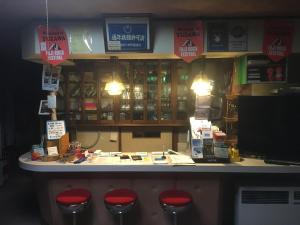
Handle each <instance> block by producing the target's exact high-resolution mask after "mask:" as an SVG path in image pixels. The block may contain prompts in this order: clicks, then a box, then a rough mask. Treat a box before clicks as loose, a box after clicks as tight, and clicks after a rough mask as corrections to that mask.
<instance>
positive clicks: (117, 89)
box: [104, 80, 125, 95]
mask: <svg viewBox="0 0 300 225" xmlns="http://www.w3.org/2000/svg"><path fill="white" fill-rule="evenodd" d="M104 90H105V91H107V92H108V94H109V95H120V94H122V92H123V91H124V90H125V87H124V85H123V84H122V83H120V82H118V81H116V80H113V81H111V82H108V83H106V85H105V88H104Z"/></svg>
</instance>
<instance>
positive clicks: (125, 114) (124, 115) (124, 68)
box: [119, 62, 131, 121]
mask: <svg viewBox="0 0 300 225" xmlns="http://www.w3.org/2000/svg"><path fill="white" fill-rule="evenodd" d="M129 70H130V64H129V62H121V63H120V69H119V73H120V80H121V82H122V83H123V84H124V87H125V90H124V91H123V93H122V94H121V95H120V110H119V111H120V115H119V119H120V121H124V120H130V119H131V86H130V83H131V82H130V73H129Z"/></svg>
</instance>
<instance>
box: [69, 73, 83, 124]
mask: <svg viewBox="0 0 300 225" xmlns="http://www.w3.org/2000/svg"><path fill="white" fill-rule="evenodd" d="M68 76H69V84H68V92H69V93H68V95H69V109H70V119H71V120H81V102H80V92H81V87H80V80H81V79H80V75H79V74H78V73H75V72H70V73H69V74H68Z"/></svg>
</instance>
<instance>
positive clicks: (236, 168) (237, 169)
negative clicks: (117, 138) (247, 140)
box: [19, 153, 300, 173]
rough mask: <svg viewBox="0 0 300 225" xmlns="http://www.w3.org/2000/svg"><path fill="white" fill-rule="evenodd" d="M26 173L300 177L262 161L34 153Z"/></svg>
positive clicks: (25, 159) (297, 169)
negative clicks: (72, 159)
mask: <svg viewBox="0 0 300 225" xmlns="http://www.w3.org/2000/svg"><path fill="white" fill-rule="evenodd" d="M19 165H20V167H21V168H22V169H24V170H28V171H33V172H188V173H191V172H195V173H202V172H203V173H300V166H294V165H290V166H287V165H275V164H266V163H265V162H264V161H263V160H261V159H252V158H243V160H242V161H241V162H235V163H195V164H185V163H183V164H172V163H168V164H154V163H152V162H151V161H150V162H146V163H145V162H136V161H130V162H116V163H111V162H108V161H100V160H98V161H97V160H96V161H95V162H88V161H85V162H83V163H81V164H74V163H59V162H56V161H53V162H41V161H32V160H31V156H30V153H26V154H24V155H22V156H20V158H19Z"/></svg>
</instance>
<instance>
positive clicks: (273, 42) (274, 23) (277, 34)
mask: <svg viewBox="0 0 300 225" xmlns="http://www.w3.org/2000/svg"><path fill="white" fill-rule="evenodd" d="M293 36H294V24H293V23H292V22H289V21H279V20H270V21H265V31H264V40H263V52H264V53H265V54H266V55H267V56H268V57H269V58H270V59H271V60H272V61H274V62H278V61H280V60H281V59H283V58H285V57H287V56H288V55H289V54H290V53H291V52H292V46H293Z"/></svg>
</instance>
